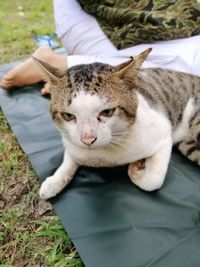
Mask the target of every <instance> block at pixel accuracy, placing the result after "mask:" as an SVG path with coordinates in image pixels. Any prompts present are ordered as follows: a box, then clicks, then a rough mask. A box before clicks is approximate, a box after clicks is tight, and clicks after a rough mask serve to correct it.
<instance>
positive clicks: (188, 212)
mask: <svg viewBox="0 0 200 267" xmlns="http://www.w3.org/2000/svg"><path fill="white" fill-rule="evenodd" d="M9 67H10V66H2V67H1V68H0V74H2V73H4V72H5V71H6V70H7V69H8V68H9ZM38 88H39V86H35V87H31V88H30V87H27V88H24V89H20V90H14V91H13V92H11V93H10V94H6V93H5V92H4V91H3V90H0V105H1V107H2V109H3V111H4V114H5V115H6V117H7V120H8V121H9V123H10V125H11V127H12V129H13V131H14V132H15V134H16V135H17V138H18V141H19V143H20V145H21V147H22V148H23V150H24V151H25V152H26V153H27V154H28V155H29V158H30V161H31V163H32V166H33V168H34V169H35V170H36V172H37V174H38V176H39V177H40V179H41V180H43V179H44V178H45V177H46V176H48V175H50V174H52V172H53V171H54V170H55V169H56V168H57V167H58V165H59V164H60V162H61V161H62V155H63V148H62V144H61V139H60V136H59V134H58V132H57V131H56V130H55V128H54V126H53V124H52V120H51V118H50V115H49V113H48V106H49V100H48V99H46V98H44V97H41V96H40V93H39V90H38ZM126 171H127V167H126V166H125V167H119V168H110V169H109V168H108V169H106V168H101V169H94V168H84V167H83V168H80V169H79V171H78V172H77V174H76V176H75V179H74V180H73V181H72V183H71V184H70V185H69V186H68V187H67V188H66V190H65V191H64V192H63V193H62V194H60V195H59V196H58V197H57V198H55V199H54V200H52V203H53V205H54V208H55V210H56V213H57V214H58V216H59V217H60V218H61V220H62V222H63V225H64V227H65V229H66V231H67V232H68V234H69V236H70V238H71V239H72V241H73V243H74V244H75V246H76V247H77V249H78V252H79V254H80V256H81V258H82V260H83V262H84V263H85V265H86V267H147V266H148V267H150V266H151V267H199V266H200V169H199V167H198V166H196V165H194V164H192V163H190V162H189V161H188V160H187V159H185V158H184V157H182V156H181V155H179V154H178V153H176V152H174V153H173V156H172V160H171V163H170V167H169V171H168V174H167V178H166V182H165V184H164V186H163V188H162V189H161V190H159V191H157V192H153V193H146V192H144V191H141V190H139V189H138V188H137V187H135V186H134V185H133V184H132V183H131V182H130V181H129V178H128V176H127V174H126Z"/></svg>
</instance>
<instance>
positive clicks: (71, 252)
mask: <svg viewBox="0 0 200 267" xmlns="http://www.w3.org/2000/svg"><path fill="white" fill-rule="evenodd" d="M54 31H55V29H54V18H53V7H52V0H35V1H31V0H18V1H14V0H9V1H0V64H3V63H8V62H11V61H14V60H18V59H20V58H26V57H28V56H30V54H31V53H32V52H33V51H34V50H35V49H36V46H35V43H34V40H33V36H34V35H35V34H51V33H54ZM38 189H39V183H38V179H37V176H36V174H35V173H34V171H33V170H32V168H31V166H30V163H29V160H28V158H27V156H26V155H25V154H24V153H23V151H22V150H21V149H20V147H19V145H18V143H17V141H16V138H15V136H14V134H13V132H12V131H11V129H10V127H9V125H8V124H7V122H6V120H5V118H4V115H3V113H2V111H0V266H1V267H3V266H4V267H9V266H10V267H11V266H16V267H18V266H19V267H22V266H31V267H32V266H43V267H45V266H50V267H54V266H55V267H62V266H63V267H64V266H69V267H82V266H83V264H82V262H81V260H80V258H79V257H78V254H77V252H76V250H75V248H74V246H73V244H72V243H71V241H70V239H69V238H68V236H67V234H66V233H65V231H64V229H63V226H62V224H61V222H60V220H59V219H58V217H56V215H55V214H54V211H53V209H52V207H51V205H50V203H48V202H44V201H42V200H40V199H39V197H38Z"/></svg>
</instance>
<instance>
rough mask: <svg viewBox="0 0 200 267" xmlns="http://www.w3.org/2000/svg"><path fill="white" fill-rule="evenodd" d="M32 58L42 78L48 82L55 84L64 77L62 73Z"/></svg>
mask: <svg viewBox="0 0 200 267" xmlns="http://www.w3.org/2000/svg"><path fill="white" fill-rule="evenodd" d="M32 58H33V59H34V61H35V63H36V64H37V65H38V67H39V68H40V69H41V71H42V73H43V74H44V78H45V79H46V80H47V81H48V82H51V83H53V84H55V83H56V82H58V81H59V80H60V79H61V78H62V77H63V76H64V75H65V73H64V71H62V70H60V69H58V68H55V67H53V66H51V65H50V64H48V63H47V62H44V61H42V60H40V59H38V58H36V57H32Z"/></svg>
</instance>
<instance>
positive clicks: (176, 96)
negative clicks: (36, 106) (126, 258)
mask: <svg viewBox="0 0 200 267" xmlns="http://www.w3.org/2000/svg"><path fill="white" fill-rule="evenodd" d="M149 52H150V50H148V51H145V52H143V53H142V54H140V55H139V56H137V57H136V58H135V59H134V60H132V61H131V62H130V61H129V62H128V63H123V64H121V65H119V66H117V67H111V66H108V65H105V64H101V63H94V64H90V65H87V66H77V67H73V68H72V69H71V70H69V71H67V73H65V74H63V73H62V74H61V73H59V72H58V70H56V72H54V73H53V74H52V68H51V67H50V68H49V66H47V65H46V64H43V63H42V66H43V68H45V72H48V77H49V79H50V81H51V83H52V101H51V112H52V116H53V118H54V121H55V123H56V125H57V126H58V129H59V130H60V132H61V134H62V136H63V142H64V145H65V157H64V161H63V163H62V165H61V166H60V168H58V170H57V171H56V172H55V174H54V175H53V176H51V177H49V178H47V180H46V181H45V182H44V183H43V184H42V187H41V189H40V196H41V197H42V198H49V197H52V196H55V195H56V194H57V193H59V192H60V191H61V190H62V189H63V188H64V187H65V186H66V184H68V183H69V181H70V180H71V179H72V178H73V175H74V173H75V171H76V170H77V168H78V166H80V165H85V166H94V167H101V166H117V165H123V164H129V168H128V174H129V176H130V179H131V180H132V181H133V182H134V183H135V184H136V185H138V186H139V187H140V188H142V189H144V190H147V191H151V190H155V189H158V188H160V187H161V186H162V184H163V181H164V178H165V175H166V171H167V167H168V163H169V160H170V155H171V149H172V145H173V144H174V143H178V142H180V143H179V145H178V147H179V149H180V150H181V152H182V153H183V154H184V155H186V156H187V157H188V158H190V159H191V160H193V161H195V162H197V163H198V164H199V165H200V149H199V147H200V77H197V76H193V75H189V74H184V73H179V72H174V71H168V70H163V69H140V66H141V64H142V62H143V61H144V59H145V58H146V57H147V55H148V53H149ZM47 67H48V70H47ZM142 159H145V165H144V168H140V167H138V163H137V161H138V160H139V161H140V160H142Z"/></svg>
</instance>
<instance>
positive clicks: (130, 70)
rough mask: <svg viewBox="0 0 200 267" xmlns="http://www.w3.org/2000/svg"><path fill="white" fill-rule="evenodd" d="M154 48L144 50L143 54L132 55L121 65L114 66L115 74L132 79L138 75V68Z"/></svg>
mask: <svg viewBox="0 0 200 267" xmlns="http://www.w3.org/2000/svg"><path fill="white" fill-rule="evenodd" d="M151 50H152V48H149V49H147V50H145V51H143V52H142V53H141V54H139V55H137V56H134V57H131V59H130V60H129V61H127V62H124V63H122V64H120V65H117V66H115V67H114V73H115V75H118V76H119V77H120V78H123V79H126V78H127V79H128V80H132V79H134V78H135V77H136V76H137V73H138V70H139V69H140V68H141V66H142V64H143V62H144V61H145V59H146V58H147V57H148V55H149V53H150V52H151Z"/></svg>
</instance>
